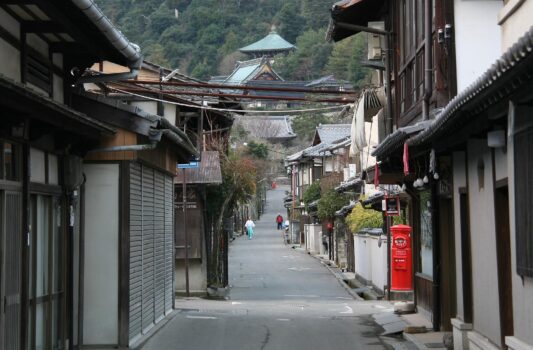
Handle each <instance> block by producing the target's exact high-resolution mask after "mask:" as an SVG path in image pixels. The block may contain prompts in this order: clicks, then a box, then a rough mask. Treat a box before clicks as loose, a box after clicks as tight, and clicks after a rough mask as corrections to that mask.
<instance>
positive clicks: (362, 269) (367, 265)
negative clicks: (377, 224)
mask: <svg viewBox="0 0 533 350" xmlns="http://www.w3.org/2000/svg"><path fill="white" fill-rule="evenodd" d="M354 254H355V273H356V274H358V275H359V276H361V277H363V278H364V279H366V280H368V281H372V263H371V260H370V243H369V238H368V236H367V235H354Z"/></svg>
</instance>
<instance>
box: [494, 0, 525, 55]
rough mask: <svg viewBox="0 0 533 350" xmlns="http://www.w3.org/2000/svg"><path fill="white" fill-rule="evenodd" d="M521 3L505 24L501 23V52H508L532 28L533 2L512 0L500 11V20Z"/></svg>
mask: <svg viewBox="0 0 533 350" xmlns="http://www.w3.org/2000/svg"><path fill="white" fill-rule="evenodd" d="M517 3H521V5H519V7H517V10H516V11H515V12H514V13H513V14H512V15H511V16H510V17H509V18H508V19H507V20H505V21H504V22H501V23H500V25H501V50H502V52H504V51H506V50H507V49H508V48H509V47H511V46H512V45H513V44H514V43H516V42H517V41H518V39H519V38H520V37H522V36H523V35H524V34H525V33H526V32H527V31H528V30H529V28H530V27H531V24H532V20H531V16H532V14H533V1H531V0H526V1H523V2H522V1H519V0H510V1H509V3H508V4H506V5H505V6H504V7H503V8H502V9H501V11H500V16H499V17H500V19H501V16H502V14H503V13H505V12H507V11H508V9H510V8H511V7H514V6H516V5H517Z"/></svg>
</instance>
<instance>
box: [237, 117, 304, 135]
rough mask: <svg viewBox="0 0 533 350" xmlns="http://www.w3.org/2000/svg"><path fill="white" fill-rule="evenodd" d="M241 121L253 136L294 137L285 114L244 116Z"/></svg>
mask: <svg viewBox="0 0 533 350" xmlns="http://www.w3.org/2000/svg"><path fill="white" fill-rule="evenodd" d="M242 121H243V126H244V128H245V129H246V130H247V131H248V132H249V133H250V135H251V136H253V137H257V138H262V139H291V138H295V137H296V134H295V133H294V131H293V129H292V124H291V122H290V120H289V117H288V116H286V115H282V116H252V117H244V118H242Z"/></svg>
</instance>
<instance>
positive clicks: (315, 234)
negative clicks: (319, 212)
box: [305, 225, 322, 254]
mask: <svg viewBox="0 0 533 350" xmlns="http://www.w3.org/2000/svg"><path fill="white" fill-rule="evenodd" d="M305 226H306V227H307V236H306V238H307V242H306V247H307V249H308V250H309V252H310V253H312V254H319V253H320V247H321V246H322V237H321V236H320V234H321V232H322V226H320V225H305Z"/></svg>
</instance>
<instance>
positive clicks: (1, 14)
mask: <svg viewBox="0 0 533 350" xmlns="http://www.w3.org/2000/svg"><path fill="white" fill-rule="evenodd" d="M0 23H1V27H2V28H4V29H5V30H7V31H8V32H9V33H10V34H11V35H13V36H14V37H15V38H17V39H20V24H19V22H18V21H17V20H16V19H15V18H13V17H11V16H10V15H9V14H8V13H7V12H6V11H4V9H1V8H0Z"/></svg>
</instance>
